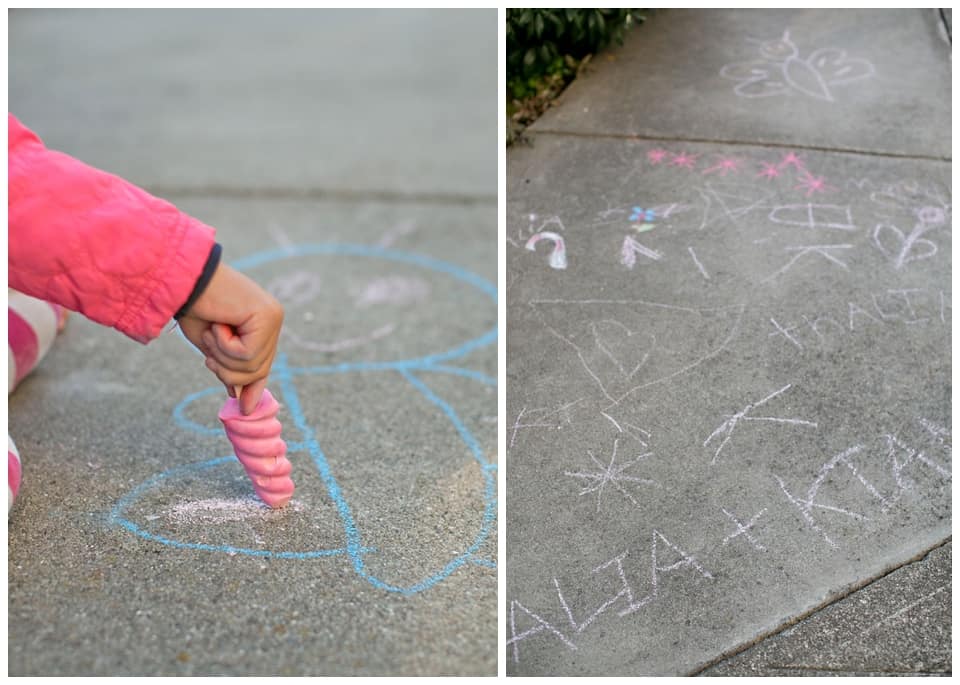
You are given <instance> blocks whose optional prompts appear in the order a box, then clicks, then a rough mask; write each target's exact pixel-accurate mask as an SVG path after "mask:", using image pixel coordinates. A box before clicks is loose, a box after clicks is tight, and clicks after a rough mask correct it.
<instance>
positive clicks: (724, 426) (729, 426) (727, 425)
mask: <svg viewBox="0 0 960 685" xmlns="http://www.w3.org/2000/svg"><path fill="white" fill-rule="evenodd" d="M790 385H791V384H789V383H788V384H787V385H785V386H783V387H782V388H780V389H779V390H776V391H774V392H772V393H770V394H769V395H767V396H766V397H764V398H763V399H762V400H760V401H759V402H753V403H751V404H748V405H747V406H746V407H744V408H743V409H742V410H740V411H739V412H737V413H736V414H732V415H727V417H726V419H727V420H726V421H724V422H723V423H721V424H720V425H719V426H718V427H717V429H716V430H714V431H713V432H712V433H711V434H710V435H709V436H708V437H707V439H706V440H704V442H703V446H704V447H706V446H707V445H709V444H710V442H711V441H712V440H713V439H714V438H716V437H717V436H720V435H724V436H725V437H724V438H723V440H722V441H721V442H720V445H719V446H718V447H717V451H716V452H715V453H714V455H713V459H712V460H711V461H710V463H711V464H716V463H717V459H718V458H719V457H720V452H721V451H722V450H723V448H724V447H725V446H726V444H727V442H728V441H729V440H730V438H731V437H733V431H734V429H735V428H736V427H737V423H738V422H739V421H741V420H751V421H774V422H777V423H787V424H791V425H796V426H810V427H812V428H816V427H817V424H816V423H814V422H812V421H805V420H803V419H784V418H779V417H769V416H764V417H748V416H747V414H749V413H750V412H751V411H753V410H754V409H756V408H757V407H762V406H763V405H764V404H766V403H767V402H769V401H770V400H772V399H773V398H775V397H777V396H779V395H781V394H783V393H784V392H786V391H787V390H789V389H790Z"/></svg>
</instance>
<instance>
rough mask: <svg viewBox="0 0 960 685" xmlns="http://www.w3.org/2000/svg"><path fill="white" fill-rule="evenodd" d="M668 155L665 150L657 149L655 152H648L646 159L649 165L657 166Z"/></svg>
mask: <svg viewBox="0 0 960 685" xmlns="http://www.w3.org/2000/svg"><path fill="white" fill-rule="evenodd" d="M669 154H670V153H669V152H667V151H666V150H661V149H659V148H657V149H656V150H650V151H649V152H648V153H647V159H648V160H649V161H650V163H651V164H659V163H660V162H662V161H663V160H664V159H666V157H667V155H669Z"/></svg>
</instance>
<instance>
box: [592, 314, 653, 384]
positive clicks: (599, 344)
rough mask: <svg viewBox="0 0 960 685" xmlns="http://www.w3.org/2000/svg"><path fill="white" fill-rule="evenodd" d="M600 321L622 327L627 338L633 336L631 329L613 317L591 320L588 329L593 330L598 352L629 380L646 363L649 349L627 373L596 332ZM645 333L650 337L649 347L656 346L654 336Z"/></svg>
mask: <svg viewBox="0 0 960 685" xmlns="http://www.w3.org/2000/svg"><path fill="white" fill-rule="evenodd" d="M602 323H607V324H612V325H614V326H616V327H618V328H620V329H622V330H623V332H624V333H625V334H626V336H627V338H632V337H633V335H634V333H633V331H631V330H630V329H629V328H627V327H626V326H624V325H623V324H622V323H620V322H619V321H615V320H613V319H605V320H603V321H594V322H591V324H590V330H591V331H592V332H593V340H594V343H595V344H596V346H597V349H598V350H600V352H601V353H603V355H604V356H606V357H607V359H609V360H610V361H611V362H612V363H613V365H614V366H616V367H617V368H618V369H620V374H621V375H622V376H623V377H624V378H625V379H627V380H629V379H631V378H633V377H634V376H635V375H636V373H637V371H639V370H640V369H641V368H643V365H644V364H646V363H647V359H648V358H649V357H650V350H649V349H648V350H647V351H646V352H644V354H643V357H642V358H641V359H640V361H639V362H638V363H637V365H636V366H634V367H633V369H632V370H631V371H630V372H629V373H627V369H626V368H625V367H624V366H623V364H622V363H621V362H620V360H619V359H617V358H616V357H615V356H614V355H613V352H612V351H611V350H610V349H609V348H608V347H607V346H606V345H604V340H603V338H602V337H601V336H600V334H599V332H598V330H597V324H602ZM646 335H647V336H648V337H649V339H650V343H651V344H650V347H651V348H654V347H656V345H657V339H656V337H655V336H654V335H653V334H652V333H647V334H646Z"/></svg>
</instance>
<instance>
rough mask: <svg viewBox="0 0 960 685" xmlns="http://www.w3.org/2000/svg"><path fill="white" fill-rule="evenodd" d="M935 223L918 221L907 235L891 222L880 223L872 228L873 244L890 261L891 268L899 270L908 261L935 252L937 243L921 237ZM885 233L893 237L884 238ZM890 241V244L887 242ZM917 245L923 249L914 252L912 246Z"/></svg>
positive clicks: (935, 225) (926, 256) (929, 255)
mask: <svg viewBox="0 0 960 685" xmlns="http://www.w3.org/2000/svg"><path fill="white" fill-rule="evenodd" d="M937 225H938V224H933V223H924V222H923V221H920V222H919V223H917V224H916V225H914V227H913V229H912V230H911V231H910V233H909V234H908V235H904V234H903V231H901V230H900V229H899V228H898V227H896V226H894V225H893V224H884V223H880V224H877V225H876V227H875V228H874V229H873V244H874V245H876V247H877V249H878V250H880V252H882V253H883V254H884V255H885V256H886V257H887V258H888V259H889V260H890V261H891V262H892V264H893V268H894V269H896V270H897V271H899V270H900V269H902V268H903V267H904V266H906V264H908V263H909V262H914V261H918V260H922V259H929V258H931V257H933V256H935V255H936V254H937V249H938V248H937V244H936V243H934V242H933V241H931V240H928V239H927V238H923V237H921V236H923V235H924V234H926V233H927V232H929V231H931V230H933V229H934V228H936V227H937ZM885 235H892V236H893V237H892V238H886V237H884V236H885ZM891 241H892V245H891V244H889V243H890V242H891ZM919 246H922V247H923V249H921V250H919V251H916V252H915V251H914V248H916V247H919Z"/></svg>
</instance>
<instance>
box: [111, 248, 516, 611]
mask: <svg viewBox="0 0 960 685" xmlns="http://www.w3.org/2000/svg"><path fill="white" fill-rule="evenodd" d="M311 255H338V256H352V257H367V258H374V259H382V260H388V261H393V262H400V263H404V264H409V265H412V266H416V267H421V268H424V269H428V270H431V271H434V272H437V273H441V274H445V275H447V276H451V277H453V278H455V279H457V280H459V281H461V282H463V283H466V284H468V285H470V286H472V287H474V288H476V289H477V290H479V291H480V292H481V293H483V294H484V295H486V296H487V297H489V298H490V300H492V301H493V302H494V304H496V301H497V289H496V286H494V285H493V284H492V283H490V282H489V281H487V280H485V279H483V278H481V277H479V276H477V275H476V274H473V273H470V272H469V271H466V270H464V269H462V268H460V267H458V266H456V265H454V264H450V263H448V262H443V261H440V260H437V259H433V258H430V257H425V256H422V255H417V254H412V253H407V252H400V251H397V250H392V249H387V248H382V247H377V246H369V245H350V244H312V245H297V246H289V247H284V248H283V249H280V250H271V251H267V252H259V253H256V254H253V255H250V256H247V257H245V258H242V259H240V260H238V261H236V262H234V263H233V266H234V267H235V268H236V269H238V270H241V271H242V270H248V269H252V268H254V267H257V266H260V265H263V264H267V263H269V262H273V261H277V260H284V259H290V258H292V257H303V256H311ZM496 340H497V328H496V326H494V327H493V328H492V329H490V330H489V331H487V332H485V333H484V334H482V335H480V336H479V337H476V338H473V339H470V340H467V341H465V342H462V343H460V344H458V345H456V346H455V347H453V348H451V349H449V350H447V351H445V352H441V353H435V354H430V355H426V356H422V357H417V358H414V359H404V360H399V361H380V362H345V363H341V364H335V365H329V366H307V367H295V366H291V365H290V363H289V360H288V357H287V355H286V354H285V353H279V354H278V355H277V358H276V360H275V361H274V365H273V373H272V377H271V382H272V383H274V384H277V387H278V392H279V395H280V396H281V397H282V401H283V404H284V405H285V407H286V409H287V411H288V412H289V414H290V416H291V417H292V419H293V425H294V427H295V428H296V430H297V431H298V432H299V434H300V437H301V439H300V440H299V441H290V440H288V441H287V453H288V454H295V453H306V454H307V455H309V457H310V460H311V461H312V463H313V465H314V466H315V467H316V469H317V471H318V473H319V474H320V478H321V480H322V482H323V484H324V486H325V487H326V490H327V496H328V497H329V498H330V501H331V502H332V503H333V504H334V507H335V509H336V511H337V514H338V516H339V518H340V524H341V526H342V528H343V533H344V536H345V538H346V546H345V547H341V548H335V549H320V550H313V551H308V552H293V551H278V550H268V549H255V548H244V547H234V546H230V545H212V544H199V543H188V542H183V541H179V540H173V539H170V538H167V537H164V536H161V535H157V534H155V533H152V532H150V531H148V530H145V529H144V528H142V527H141V526H139V525H137V524H136V523H134V522H133V521H131V520H130V519H129V518H127V517H126V516H125V512H126V511H127V510H128V509H129V508H130V507H131V506H132V505H133V504H134V503H135V502H136V501H137V500H138V499H139V498H140V497H141V496H142V495H144V494H145V493H146V492H148V491H150V490H153V489H155V488H158V487H160V486H162V485H164V484H165V483H166V482H167V481H169V480H170V479H172V478H178V477H182V476H184V475H190V474H195V473H202V472H203V471H206V470H208V469H212V468H214V467H216V466H219V465H222V464H229V463H235V464H236V465H237V467H238V468H240V465H239V462H237V460H236V457H234V456H233V455H232V454H230V455H227V456H223V457H217V458H214V459H210V460H207V461H203V462H198V463H194V464H187V465H182V466H176V467H174V468H171V469H168V470H166V471H163V472H162V473H160V474H157V475H156V476H153V477H152V478H149V479H147V480H146V481H144V482H143V483H141V484H140V485H139V486H137V487H136V488H134V489H133V490H132V491H131V492H130V493H128V494H127V495H125V496H124V497H122V498H121V499H120V500H119V501H118V502H117V503H116V505H115V506H114V507H113V509H112V510H111V511H110V513H109V515H108V516H107V520H108V523H110V524H112V525H116V526H119V527H121V528H124V529H126V530H128V531H129V532H131V533H133V534H135V535H137V536H139V537H141V538H144V539H147V540H151V541H154V542H158V543H161V544H164V545H169V546H171V547H174V548H178V549H191V550H203V551H208V552H224V553H227V554H244V555H249V556H255V557H266V558H276V559H300V560H303V559H317V558H324V557H343V556H346V557H347V558H348V559H349V561H350V563H351V565H352V567H353V570H354V572H355V573H356V574H357V575H358V576H360V577H361V578H363V579H364V580H366V581H367V582H369V583H370V584H371V585H373V586H374V587H377V588H379V589H381V590H385V591H387V592H395V593H400V594H403V595H413V594H416V593H418V592H422V591H423V590H426V589H428V588H430V587H432V586H434V585H436V584H437V583H439V582H440V581H442V580H444V579H445V578H447V577H448V576H450V574H452V573H453V572H454V571H456V570H457V569H458V568H460V567H462V566H465V565H467V564H473V565H477V566H481V567H485V568H496V562H494V561H492V560H490V559H486V558H483V557H480V556H475V555H476V554H477V552H478V551H479V549H480V548H481V546H482V545H483V543H484V542H485V541H486V540H487V539H488V538H489V536H490V533H491V531H492V530H493V527H494V523H495V520H496V512H497V481H496V471H497V465H496V464H495V463H491V462H490V461H488V460H487V459H486V458H485V457H484V455H483V451H482V450H481V448H480V445H479V443H478V442H477V440H476V438H475V437H474V436H473V434H472V433H471V432H470V430H469V428H467V426H466V425H465V424H464V423H463V421H462V420H461V419H460V417H459V416H458V414H457V412H456V410H455V409H454V408H453V406H452V405H451V404H450V403H448V402H447V401H446V400H444V399H443V398H442V397H440V396H439V395H438V394H437V393H435V392H434V391H433V390H432V389H431V388H430V387H429V386H428V385H427V383H426V382H424V381H423V379H422V378H420V376H419V375H418V374H420V373H422V372H431V373H441V374H447V375H454V376H458V377H461V378H466V379H469V380H472V381H475V382H478V383H480V384H483V385H486V386H496V384H497V381H496V379H495V378H492V377H490V376H488V375H486V374H483V373H480V372H478V371H474V370H471V369H466V368H461V367H458V366H451V365H449V364H447V362H452V361H455V360H458V359H461V358H463V357H465V356H466V355H468V354H470V353H471V352H473V351H475V350H479V349H482V348H485V347H489V346H491V345H494V344H495V343H496ZM354 372H393V373H397V374H399V375H400V376H402V377H403V378H404V379H405V380H406V381H407V382H408V383H409V384H410V385H411V386H412V387H413V388H414V389H416V390H417V392H419V393H420V394H421V395H422V396H423V397H424V398H425V399H426V400H427V401H428V402H430V403H431V404H432V405H433V406H434V407H436V409H437V410H438V411H439V412H440V413H442V414H443V415H444V416H445V417H446V419H447V420H448V421H449V422H450V424H451V425H452V426H453V427H454V429H455V430H456V432H457V434H458V435H459V437H460V439H461V440H462V441H463V443H464V445H466V447H467V448H468V450H469V451H470V454H471V455H472V457H473V459H474V460H475V461H476V462H477V464H478V465H479V466H480V470H481V473H482V475H483V479H484V487H483V513H482V515H481V520H480V525H479V529H478V531H477V533H476V535H475V536H474V537H473V539H472V540H467V541H465V544H466V547H465V549H464V550H463V551H462V552H461V553H459V554H457V555H456V556H454V557H453V558H452V559H450V560H449V561H448V562H447V563H446V564H445V565H444V566H443V567H442V568H440V569H437V570H436V571H435V572H434V573H432V574H431V575H428V576H427V577H425V578H423V579H422V580H421V581H419V582H417V583H414V584H412V585H409V586H406V587H401V586H398V585H392V584H390V583H387V582H385V581H383V580H381V579H379V578H377V577H375V576H373V575H372V574H371V573H370V572H369V571H368V569H367V567H366V565H365V563H364V557H365V556H366V555H369V554H375V553H376V549H374V548H372V547H367V546H365V545H363V543H362V534H361V531H360V530H359V528H358V526H357V524H356V521H355V520H354V518H353V514H352V512H351V507H350V503H349V502H348V501H347V498H346V497H345V496H344V494H343V492H342V490H341V489H340V486H339V484H338V482H337V479H336V476H335V475H334V473H333V470H332V469H331V467H330V464H329V462H328V461H327V457H326V455H325V454H324V452H323V449H322V448H321V446H320V441H319V440H318V438H317V436H316V433H315V431H314V429H313V428H311V426H310V425H309V423H308V422H307V418H306V416H305V414H304V412H303V407H302V406H301V403H300V396H299V394H298V392H297V387H296V379H297V378H298V377H301V376H316V375H323V374H341V373H354ZM222 393H223V388H222V386H219V385H218V386H215V387H210V388H206V389H204V390H200V391H199V392H195V393H192V394H190V395H188V396H187V397H185V398H184V399H183V400H182V401H181V402H180V403H179V404H178V405H177V406H176V407H175V408H174V410H173V416H172V418H173V421H174V423H175V424H177V425H178V426H180V427H181V428H183V429H185V430H189V431H192V432H195V433H198V434H200V435H207V436H222V435H223V431H222V430H221V429H219V428H211V427H208V426H203V425H200V424H198V423H196V422H194V421H192V420H190V419H189V418H188V417H187V414H186V410H187V408H188V407H189V406H190V405H191V404H192V403H194V402H196V401H197V400H199V399H202V398H204V397H207V396H210V395H221V394H222ZM289 430H290V428H289V427H285V433H287V432H289Z"/></svg>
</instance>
